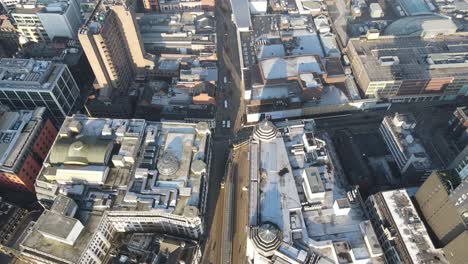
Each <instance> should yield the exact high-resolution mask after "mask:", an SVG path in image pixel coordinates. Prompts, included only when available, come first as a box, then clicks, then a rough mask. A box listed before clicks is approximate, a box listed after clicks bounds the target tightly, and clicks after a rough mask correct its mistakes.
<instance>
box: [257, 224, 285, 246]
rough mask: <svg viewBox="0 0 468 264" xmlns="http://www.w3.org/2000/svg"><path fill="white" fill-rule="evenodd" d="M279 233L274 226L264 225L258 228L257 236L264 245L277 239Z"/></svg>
mask: <svg viewBox="0 0 468 264" xmlns="http://www.w3.org/2000/svg"><path fill="white" fill-rule="evenodd" d="M279 233H280V231H279V230H278V228H276V227H275V226H274V225H272V224H270V223H264V224H262V225H261V226H260V229H259V231H258V236H259V237H260V239H261V240H262V241H263V242H265V243H272V242H274V241H275V239H278V235H279Z"/></svg>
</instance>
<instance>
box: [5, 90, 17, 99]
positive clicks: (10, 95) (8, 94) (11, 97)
mask: <svg viewBox="0 0 468 264" xmlns="http://www.w3.org/2000/svg"><path fill="white" fill-rule="evenodd" d="M5 94H6V95H7V97H8V98H10V99H18V96H17V95H16V93H15V92H13V91H5Z"/></svg>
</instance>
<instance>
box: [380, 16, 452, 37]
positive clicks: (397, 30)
mask: <svg viewBox="0 0 468 264" xmlns="http://www.w3.org/2000/svg"><path fill="white" fill-rule="evenodd" d="M456 30H457V26H456V25H455V23H453V21H452V20H451V19H448V18H445V17H442V16H436V15H423V16H409V17H404V18H400V19H398V20H396V21H395V22H393V23H392V24H390V25H389V26H388V27H387V28H386V29H385V31H384V35H392V36H421V35H425V33H426V32H427V31H431V32H434V31H437V32H440V33H449V32H452V31H456Z"/></svg>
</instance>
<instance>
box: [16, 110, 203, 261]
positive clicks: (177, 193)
mask: <svg viewBox="0 0 468 264" xmlns="http://www.w3.org/2000/svg"><path fill="white" fill-rule="evenodd" d="M209 129H210V128H209V126H208V124H207V123H203V122H200V123H196V124H194V123H178V122H158V123H152V122H148V123H147V122H145V121H144V120H140V119H131V120H127V119H106V118H88V117H85V116H82V115H74V116H72V117H67V118H66V119H65V121H64V123H63V125H62V127H61V129H60V131H59V133H58V137H57V139H56V141H55V142H54V144H53V146H52V148H51V151H50V153H49V155H48V156H47V158H46V160H45V161H44V165H45V166H44V167H43V169H42V170H41V172H40V173H39V176H38V178H37V180H36V194H37V197H38V200H39V201H40V202H41V203H43V204H45V205H51V206H50V208H51V209H50V210H46V212H45V213H44V214H42V215H41V217H40V218H39V220H38V222H37V223H36V224H35V225H34V226H33V228H32V229H31V232H30V233H29V234H28V235H27V237H26V238H25V240H24V241H23V242H22V244H21V246H22V248H23V252H25V254H33V255H34V254H43V255H50V256H53V258H54V259H61V260H64V262H65V263H78V262H79V260H80V258H81V257H83V255H84V254H85V249H86V248H89V245H90V243H91V242H90V241H91V239H92V237H94V236H95V234H94V233H96V232H97V231H96V228H98V226H100V227H99V228H101V229H102V228H108V227H106V225H107V224H108V222H106V221H107V220H103V219H111V218H113V217H117V218H119V219H120V217H123V216H127V217H135V218H138V217H142V218H144V217H158V218H164V217H167V218H169V219H175V221H182V222H184V223H185V222H187V223H188V222H190V225H191V228H198V227H197V225H201V220H200V219H201V214H202V213H201V210H202V209H201V207H202V206H203V205H202V202H203V200H202V196H203V195H204V192H203V190H202V187H203V186H204V182H203V181H204V179H206V178H205V177H207V176H206V174H207V173H208V171H209V158H210V157H209V155H210V154H209V153H210V152H209V147H210V144H209V134H210V130H209ZM67 196H68V198H67ZM67 199H69V200H71V201H67ZM75 202H76V203H75ZM192 226H193V227H192ZM101 229H99V230H101Z"/></svg>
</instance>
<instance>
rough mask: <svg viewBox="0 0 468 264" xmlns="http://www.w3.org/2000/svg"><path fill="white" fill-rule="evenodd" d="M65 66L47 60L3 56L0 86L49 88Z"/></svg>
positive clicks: (10, 87)
mask: <svg viewBox="0 0 468 264" xmlns="http://www.w3.org/2000/svg"><path fill="white" fill-rule="evenodd" d="M64 67H65V65H64V64H62V63H55V62H52V61H47V60H34V59H15V58H3V59H1V60H0V88H1V89H2V90H6V89H14V90H16V89H38V90H51V89H52V88H53V87H54V85H53V84H54V83H55V81H56V79H57V78H58V75H59V74H60V73H61V72H62V70H63V68H64Z"/></svg>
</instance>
